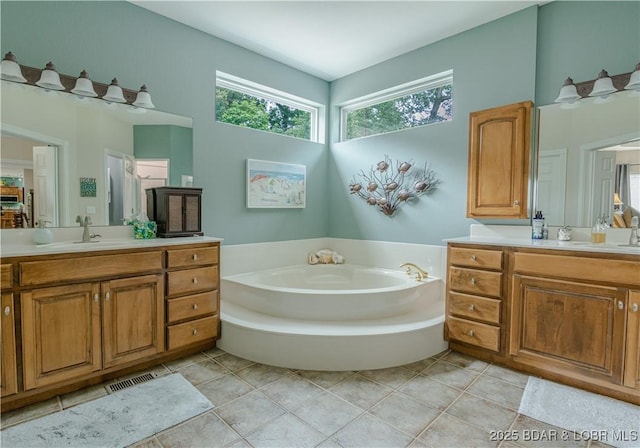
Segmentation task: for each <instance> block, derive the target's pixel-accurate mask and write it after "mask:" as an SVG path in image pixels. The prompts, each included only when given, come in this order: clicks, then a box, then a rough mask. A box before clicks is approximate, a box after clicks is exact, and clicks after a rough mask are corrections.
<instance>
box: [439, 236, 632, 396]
mask: <svg viewBox="0 0 640 448" xmlns="http://www.w3.org/2000/svg"><path fill="white" fill-rule="evenodd" d="M482 254H486V255H484V257H482V256H481V255H482ZM488 254H496V255H494V257H495V259H497V254H501V255H503V256H504V261H503V264H502V266H503V268H502V275H503V283H502V292H503V294H502V295H501V297H500V299H499V297H498V295H497V292H498V291H499V290H498V289H496V288H497V286H496V285H497V284H498V283H495V284H493V285H492V283H491V282H489V281H487V278H485V277H481V276H479V275H478V274H479V273H481V272H482V273H484V275H486V274H487V273H494V274H495V273H498V271H497V268H498V266H499V264H498V263H497V262H496V261H493V262H491V261H488V259H487V258H486V257H488V256H489V255H488ZM473 263H475V264H476V266H475V267H473V269H472V268H471V266H469V265H473ZM448 271H449V277H448V284H447V318H446V319H447V322H446V325H445V337H446V339H447V340H449V345H450V347H451V348H453V349H455V350H458V351H461V352H463V353H468V354H471V355H474V356H476V357H479V358H481V359H486V360H489V361H492V362H496V363H498V364H503V365H506V366H509V367H513V368H516V369H521V370H523V371H526V372H530V373H533V374H535V375H540V376H542V377H545V378H549V379H552V380H554V381H558V382H562V383H565V384H568V385H571V386H575V387H580V388H583V389H587V390H591V391H594V392H597V393H601V394H605V395H609V396H612V397H615V398H618V399H622V400H626V401H630V402H632V403H636V404H640V347H639V345H640V342H639V341H640V310H639V307H640V277H638V275H637V273H638V272H640V257H637V256H633V255H619V254H602V253H588V252H581V253H576V252H572V251H565V250H545V249H533V248H520V247H509V246H504V247H496V246H487V245H473V244H463V243H450V244H449V248H448ZM470 279H475V283H476V284H475V285H474V284H473V282H471V280H470ZM483 282H484V286H482V283H483ZM461 283H462V286H461ZM474 288H475V289H474ZM498 300H501V302H500V306H497V305H498V303H497V301H498ZM481 324H482V325H481ZM489 328H491V329H492V330H493V332H494V333H489V334H490V336H488V335H487V334H488V333H487V331H488V329H489ZM496 333H497V334H496ZM487 341H500V345H497V344H496V343H494V342H492V343H487Z"/></svg>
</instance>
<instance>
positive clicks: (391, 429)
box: [2, 348, 607, 448]
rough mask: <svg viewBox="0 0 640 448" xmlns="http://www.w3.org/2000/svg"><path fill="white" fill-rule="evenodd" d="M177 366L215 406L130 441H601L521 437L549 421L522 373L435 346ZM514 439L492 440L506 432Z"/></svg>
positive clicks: (72, 398)
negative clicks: (282, 361) (406, 360)
mask: <svg viewBox="0 0 640 448" xmlns="http://www.w3.org/2000/svg"><path fill="white" fill-rule="evenodd" d="M154 371H155V372H156V373H158V374H159V375H163V374H168V373H171V372H179V373H181V374H182V375H183V376H184V377H185V378H186V379H188V380H189V381H190V382H191V383H192V384H193V385H194V386H195V387H197V388H198V389H199V390H200V392H201V393H202V394H204V395H206V396H207V397H208V398H209V399H210V400H211V402H212V403H213V404H214V405H215V408H214V409H212V410H211V411H209V412H207V413H205V414H201V415H199V416H197V417H195V418H193V419H191V420H188V421H186V422H184V423H181V424H180V425H177V426H175V427H172V428H169V429H167V430H165V431H162V432H160V433H158V434H156V435H154V436H153V437H151V438H149V439H146V440H143V441H140V442H139V443H136V444H135V445H134V446H133V447H134V448H169V447H279V448H284V447H318V448H323V447H326V448H329V447H407V446H408V447H498V446H499V447H504V448H516V447H536V446H539V447H546V448H551V447H554V448H555V447H560V446H561V447H586V448H601V447H606V446H607V445H604V444H602V443H599V442H596V441H589V440H578V441H574V440H571V441H570V442H566V443H563V442H560V441H558V440H553V441H540V442H530V441H523V440H522V435H523V434H524V431H529V434H533V431H535V430H538V431H540V432H539V433H538V434H551V432H550V430H553V429H556V430H557V431H559V432H561V430H560V428H555V427H553V426H550V425H548V424H545V423H542V422H539V421H536V420H533V419H531V418H529V417H526V416H524V415H520V414H518V412H517V410H518V406H519V404H520V398H521V396H522V393H523V391H524V387H525V385H526V382H527V376H526V375H524V374H521V373H518V372H514V371H512V370H509V369H505V368H502V367H499V366H496V365H493V364H488V363H485V362H483V361H479V360H477V359H474V358H472V357H469V356H466V355H463V354H460V353H456V352H450V351H447V352H443V353H441V354H439V355H437V356H434V357H432V358H429V359H426V360H424V361H420V362H417V363H414V364H409V365H405V366H401V367H395V368H390V369H381V370H366V371H358V372H316V371H303V370H292V369H282V368H277V367H271V366H266V365H262V364H257V363H253V362H251V361H248V360H245V359H241V358H238V357H235V356H233V355H230V354H228V353H225V352H224V351H222V350H219V349H217V348H215V349H212V350H209V351H206V352H202V353H198V354H196V355H193V356H190V357H187V358H183V359H180V360H177V361H173V362H170V363H167V364H166V365H161V366H158V367H156V368H155V369H154ZM103 395H106V390H105V388H104V387H103V386H100V385H99V386H94V387H90V388H87V389H84V390H80V391H77V392H73V393H71V394H67V395H62V396H59V397H55V398H53V399H51V400H48V401H46V402H43V403H38V404H36V405H32V406H29V407H26V408H23V409H19V410H16V411H11V412H7V413H5V414H3V415H2V427H3V428H6V427H9V426H11V425H14V424H17V423H20V422H23V421H26V420H29V419H32V418H36V417H40V416H43V415H46V414H49V413H52V412H57V411H60V410H62V409H66V408H69V407H71V406H74V405H76V404H79V403H83V402H86V401H88V400H92V399H95V398H98V397H101V396H103ZM507 431H510V433H511V434H518V435H519V436H520V440H518V441H517V442H513V441H506V440H500V438H501V436H502V435H503V434H505V432H507Z"/></svg>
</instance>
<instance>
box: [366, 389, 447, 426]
mask: <svg viewBox="0 0 640 448" xmlns="http://www.w3.org/2000/svg"><path fill="white" fill-rule="evenodd" d="M369 412H370V413H371V414H373V415H375V416H376V417H379V418H380V420H382V421H384V422H386V423H388V424H390V425H391V426H393V427H394V428H396V429H399V430H400V431H402V432H404V433H405V434H407V435H409V436H411V437H416V436H417V435H418V434H420V433H421V432H422V430H424V429H425V428H426V427H427V425H428V424H429V423H431V422H432V421H433V420H434V419H435V418H436V417H437V416H438V415H440V411H439V410H437V409H435V408H432V407H430V406H427V405H426V404H423V403H420V402H418V401H416V400H413V399H411V398H409V397H408V396H406V395H405V394H402V393H400V392H394V393H392V394H391V395H389V396H388V397H386V398H385V399H384V400H382V401H381V402H380V403H378V404H376V405H375V406H374V407H373V408H371V409H370V410H369Z"/></svg>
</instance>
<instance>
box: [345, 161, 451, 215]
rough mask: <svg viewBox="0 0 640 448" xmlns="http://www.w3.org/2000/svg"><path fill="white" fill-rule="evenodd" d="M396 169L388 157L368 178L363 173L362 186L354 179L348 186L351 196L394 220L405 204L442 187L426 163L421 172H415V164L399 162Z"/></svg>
mask: <svg viewBox="0 0 640 448" xmlns="http://www.w3.org/2000/svg"><path fill="white" fill-rule="evenodd" d="M395 165H396V166H395V168H393V167H392V162H391V159H390V158H389V156H387V155H385V156H384V160H382V161H380V162H378V163H377V165H376V166H375V167H374V166H372V167H371V169H370V170H369V174H367V173H365V172H364V171H362V170H360V173H358V176H359V177H360V178H361V180H360V182H358V181H356V178H355V176H354V177H353V180H352V181H351V184H350V185H349V188H350V189H351V194H355V195H358V196H359V197H360V198H362V199H363V200H364V201H365V202H366V203H367V204H369V205H371V206H374V207H376V208H377V209H378V210H379V211H381V212H382V213H384V214H385V215H387V216H392V215H393V214H394V213H395V212H396V210H397V209H398V207H399V206H400V205H401V204H402V203H404V202H407V201H410V200H412V199H415V198H417V197H418V196H420V195H422V194H424V193H428V192H430V191H432V190H434V189H435V188H436V186H437V185H438V184H439V183H440V179H438V178H437V177H436V173H435V171H433V170H432V169H431V168H429V167H428V166H427V164H426V162H425V165H424V168H422V169H414V168H413V164H412V161H409V162H400V161H396V163H395Z"/></svg>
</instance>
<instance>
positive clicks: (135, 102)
mask: <svg viewBox="0 0 640 448" xmlns="http://www.w3.org/2000/svg"><path fill="white" fill-rule="evenodd" d="M5 61H10V62H13V63H15V64H16V65H17V66H18V67H19V69H20V73H21V75H22V77H23V79H24V81H22V80H20V79H18V78H15V76H14V77H10V76H7V75H6V74H5V71H6V70H5ZM2 62H3V67H2V68H3V71H2V79H4V80H7V81H12V82H22V83H25V84H30V85H33V86H38V87H42V88H45V89H48V88H49V87H47V86H43V85H41V84H42V83H41V82H40V80H41V78H42V72H43V71H46V70H47V69H49V70H50V67H53V70H55V66H53V64H52V63H51V62H49V63H48V64H47V67H45V68H44V69H39V68H35V67H28V66H26V65H22V64H18V63H17V62H16V60H15V56H13V54H11V52H9V53H7V54H6V55H5V59H4V60H3V61H2ZM11 65H12V66H13V64H11ZM11 68H12V70H13V69H14V67H11ZM56 73H57V72H56ZM57 74H58V75H59V77H60V84H61V85H60V87H61V88H54V90H59V91H60V92H66V93H70V94H72V95H78V96H86V97H93V95H92V94H91V95H87V94H83V93H78V89H77V87H78V80H79V79H80V80H81V81H80V85H83V82H86V81H88V82H90V83H92V84H93V90H94V91H95V93H96V95H97V98H98V99H103V100H104V101H106V102H113V100H111V99H110V98H111V97H107V98H105V95H107V91H108V89H109V86H112V85H113V81H112V82H111V84H104V83H100V82H96V81H91V80H89V79H88V77H87V74H86V72H85V71H84V70H83V72H82V73H81V74H80V76H79V77H75V76H69V75H65V74H62V73H57ZM114 81H115V83H116V85H117V81H116V80H115V78H114ZM85 85H86V84H85ZM118 87H119V86H118ZM119 88H120V89H121V90H122V97H123V99H124V101H122V99H120V100H118V101H116V102H119V103H122V104H126V105H129V106H133V107H142V108H145V109H153V108H154V107H155V106H154V105H153V103H152V102H151V97H150V95H149V92H148V90H147V87H146V86H144V85H143V86H142V87H141V88H140V91H136V90H130V89H125V88H124V87H119ZM140 94H142V95H141V96H140V97H139V95H140Z"/></svg>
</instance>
